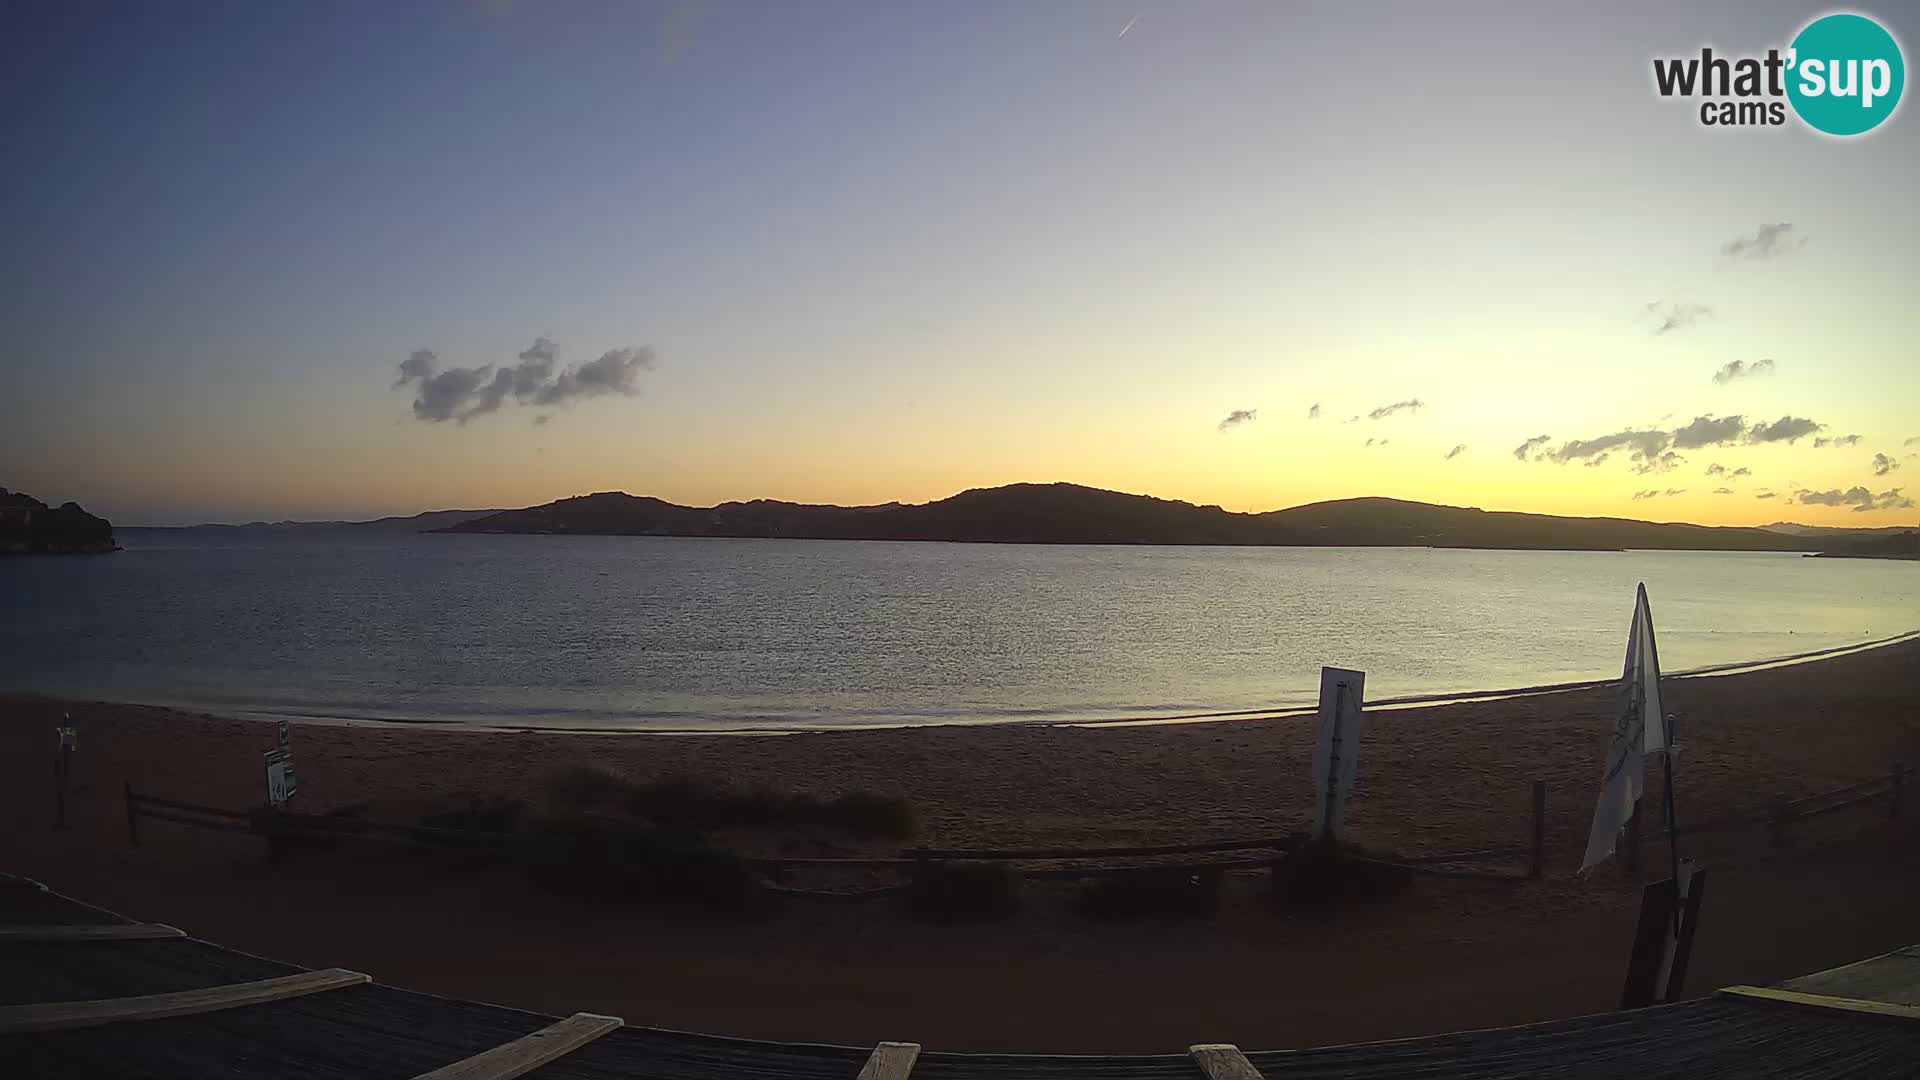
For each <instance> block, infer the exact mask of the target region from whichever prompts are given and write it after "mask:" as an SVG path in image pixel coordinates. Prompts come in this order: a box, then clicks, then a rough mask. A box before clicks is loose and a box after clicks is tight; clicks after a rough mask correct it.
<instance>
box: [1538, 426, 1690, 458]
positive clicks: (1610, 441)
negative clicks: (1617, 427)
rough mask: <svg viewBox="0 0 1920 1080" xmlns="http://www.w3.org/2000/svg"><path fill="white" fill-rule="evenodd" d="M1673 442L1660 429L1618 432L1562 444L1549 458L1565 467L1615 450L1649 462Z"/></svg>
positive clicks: (1670, 437)
mask: <svg viewBox="0 0 1920 1080" xmlns="http://www.w3.org/2000/svg"><path fill="white" fill-rule="evenodd" d="M1672 442H1673V436H1672V435H1670V434H1668V433H1667V432H1664V431H1660V430H1658V429H1654V430H1648V431H1633V430H1628V431H1616V432H1614V433H1613V434H1611V435H1602V436H1600V437H1599V438H1595V439H1574V440H1572V441H1571V442H1566V443H1562V444H1561V446H1560V449H1558V450H1555V451H1554V452H1553V453H1552V454H1550V455H1548V456H1549V457H1551V458H1552V459H1553V460H1555V461H1557V462H1559V463H1561V464H1562V465H1564V464H1566V463H1567V462H1569V461H1576V460H1578V459H1580V458H1590V457H1595V456H1598V455H1600V454H1605V453H1609V452H1611V451H1614V450H1625V451H1627V452H1628V453H1630V454H1632V455H1633V456H1634V457H1635V458H1636V459H1639V460H1641V461H1647V460H1651V459H1654V458H1658V457H1659V456H1660V455H1661V453H1663V452H1664V451H1665V450H1666V449H1667V447H1668V446H1669V445H1671V444H1672Z"/></svg>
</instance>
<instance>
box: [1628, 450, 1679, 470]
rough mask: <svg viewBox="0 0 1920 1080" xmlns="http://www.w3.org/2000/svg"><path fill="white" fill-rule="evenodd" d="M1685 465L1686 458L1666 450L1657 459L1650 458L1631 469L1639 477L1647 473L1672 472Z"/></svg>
mask: <svg viewBox="0 0 1920 1080" xmlns="http://www.w3.org/2000/svg"><path fill="white" fill-rule="evenodd" d="M1686 463H1687V459H1686V458H1683V457H1681V456H1680V455H1679V454H1676V453H1674V452H1673V451H1671V450H1668V451H1667V452H1666V453H1664V454H1661V455H1660V456H1658V457H1650V458H1647V459H1645V460H1643V461H1641V462H1640V463H1639V464H1637V465H1635V466H1634V467H1633V471H1634V472H1636V473H1638V474H1639V475H1641V476H1645V475H1646V474H1648V473H1662V472H1672V471H1673V470H1675V469H1677V468H1679V467H1680V466H1682V465H1685V464H1686Z"/></svg>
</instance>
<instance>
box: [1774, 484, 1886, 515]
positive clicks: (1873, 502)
mask: <svg viewBox="0 0 1920 1080" xmlns="http://www.w3.org/2000/svg"><path fill="white" fill-rule="evenodd" d="M1900 492H1901V489H1900V488H1892V489H1890V490H1887V491H1883V492H1880V493H1879V494H1878V495H1876V494H1874V493H1873V492H1871V491H1868V490H1867V489H1866V488H1864V487H1860V486H1858V485H1855V486H1854V487H1850V488H1848V489H1847V490H1845V491H1841V490H1840V489H1838V488H1833V489H1830V490H1827V491H1801V492H1797V493H1795V495H1794V501H1795V502H1797V503H1801V504H1803V505H1806V506H1851V507H1853V512H1854V513H1856V514H1864V513H1868V512H1871V511H1874V510H1911V509H1913V500H1912V499H1909V498H1907V497H1906V496H1905V495H1902V494H1900Z"/></svg>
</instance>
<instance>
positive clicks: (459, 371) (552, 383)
mask: <svg viewBox="0 0 1920 1080" xmlns="http://www.w3.org/2000/svg"><path fill="white" fill-rule="evenodd" d="M558 355H559V346H557V345H555V344H554V343H553V341H552V340H550V339H548V338H545V337H539V338H535V339H534V341H533V344H532V345H529V346H528V347H527V348H526V349H525V350H524V351H522V352H521V353H520V354H519V355H518V356H517V357H516V359H517V361H518V362H517V363H514V364H511V365H508V366H505V367H500V368H496V367H494V366H493V365H491V364H488V365H485V366H482V367H455V368H448V369H447V370H445V371H436V370H435V368H436V367H437V366H438V364H439V359H440V358H439V355H438V354H437V353H435V352H434V351H433V350H431V349H415V350H414V351H413V352H411V353H409V354H408V355H407V358H406V359H405V360H402V361H401V362H400V376H399V378H398V379H397V380H395V382H394V386H395V387H401V386H406V385H407V384H409V383H413V384H416V385H415V387H414V398H413V415H414V416H415V417H416V418H417V419H420V420H425V421H428V422H430V423H439V422H442V421H446V420H453V421H455V422H457V423H461V424H465V423H466V422H467V421H469V420H472V419H474V418H475V417H479V416H485V415H487V414H488V413H492V412H497V411H499V409H500V407H501V406H502V405H503V404H505V403H506V401H507V399H508V398H509V397H511V398H512V399H513V400H514V401H515V402H517V403H519V404H522V405H535V406H554V405H568V404H571V403H572V402H574V401H577V400H580V399H582V398H592V397H605V396H609V395H618V396H623V397H632V396H633V395H635V394H638V393H639V392H640V387H639V381H640V373H641V372H642V371H645V370H646V369H648V368H651V367H653V364H654V353H653V350H652V349H651V348H649V347H647V346H632V347H628V348H622V349H609V350H607V351H606V352H604V353H602V354H600V357H599V358H598V359H596V360H590V361H588V362H587V363H585V364H581V365H580V366H578V367H569V368H567V369H566V370H565V371H562V372H560V374H559V375H558V376H557V377H556V376H555V375H554V367H555V364H556V359H557V357H558ZM534 422H535V423H544V422H545V421H543V420H540V419H536V420H535V421H534Z"/></svg>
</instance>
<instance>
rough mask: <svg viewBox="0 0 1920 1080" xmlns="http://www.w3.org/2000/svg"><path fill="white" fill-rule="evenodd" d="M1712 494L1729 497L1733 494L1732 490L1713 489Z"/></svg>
mask: <svg viewBox="0 0 1920 1080" xmlns="http://www.w3.org/2000/svg"><path fill="white" fill-rule="evenodd" d="M1713 493H1714V494H1715V495H1731V494H1733V489H1732V488H1714V489H1713Z"/></svg>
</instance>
